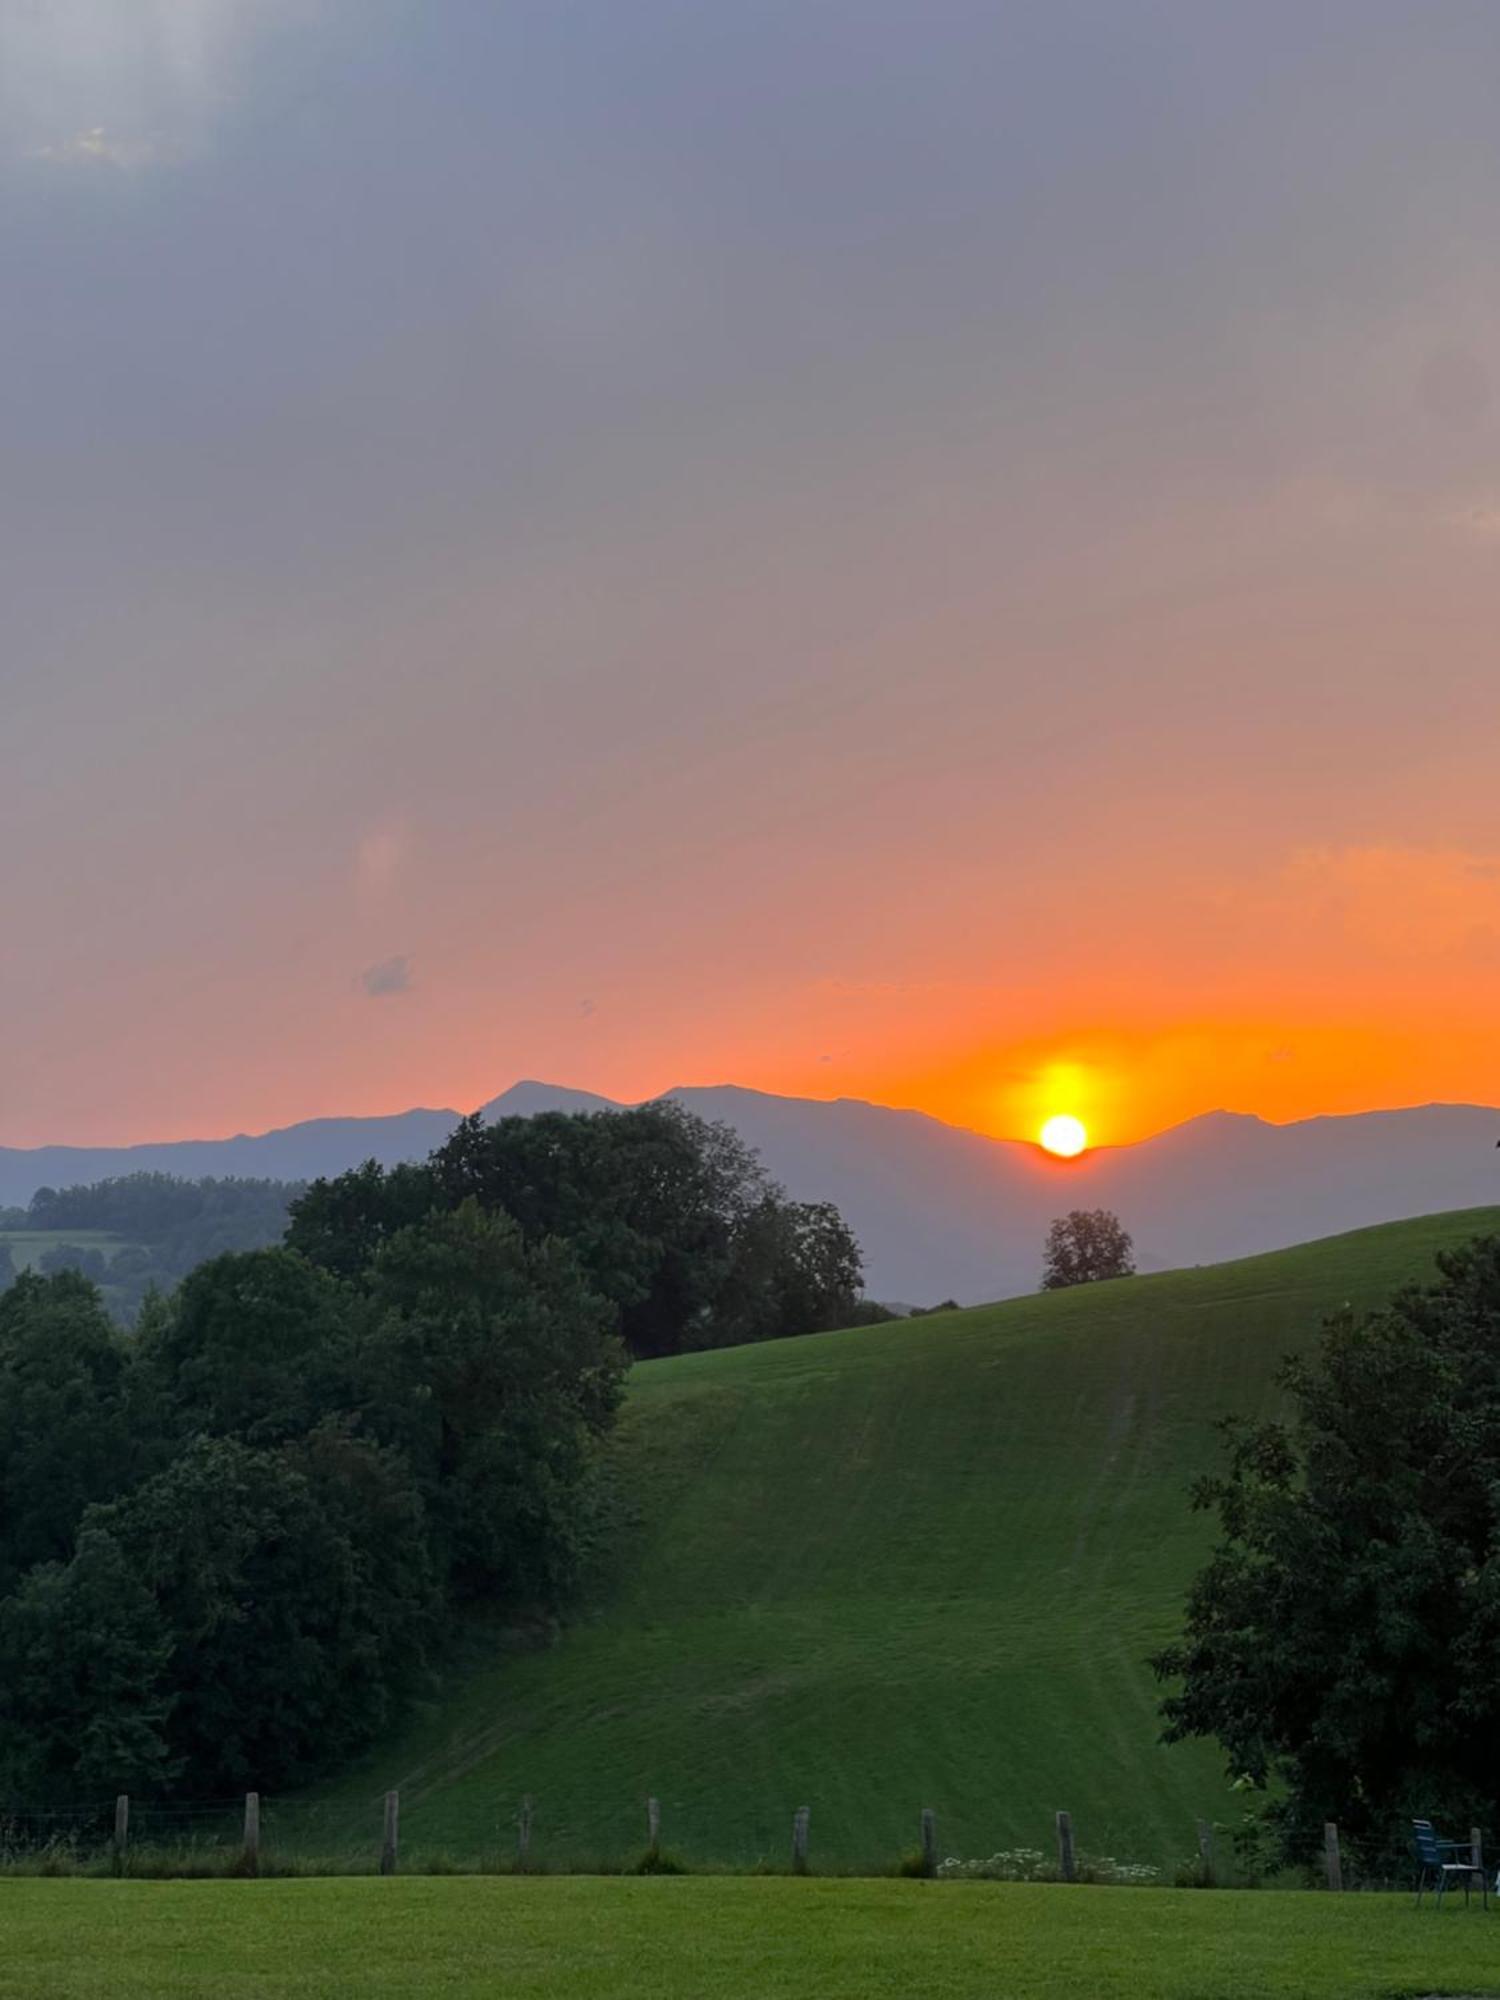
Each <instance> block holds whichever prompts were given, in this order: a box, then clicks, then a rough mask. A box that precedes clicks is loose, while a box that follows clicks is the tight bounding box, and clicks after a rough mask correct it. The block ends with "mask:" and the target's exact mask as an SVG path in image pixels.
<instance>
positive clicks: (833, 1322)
mask: <svg viewBox="0 0 1500 2000" xmlns="http://www.w3.org/2000/svg"><path fill="white" fill-rule="evenodd" d="M860 1277H861V1269H860V1255H859V1245H858V1243H856V1241H855V1240H854V1235H853V1232H852V1231H851V1230H850V1228H849V1225H848V1223H846V1222H845V1220H844V1218H843V1217H842V1216H841V1215H840V1214H839V1212H838V1210H837V1209H836V1208H835V1207H834V1206H833V1204H832V1203H831V1202H797V1201H788V1200H786V1198H785V1197H784V1196H783V1195H782V1194H781V1193H780V1191H779V1190H768V1191H767V1193H766V1194H765V1195H764V1196H763V1197H762V1198H761V1199H760V1200H759V1201H758V1202H757V1203H756V1204H755V1205H754V1207H752V1208H751V1209H750V1210H749V1211H748V1212H747V1214H746V1215H745V1216H744V1217H743V1219H742V1221H741V1223H740V1225H739V1227H738V1228H737V1229H736V1231H735V1232H734V1237H733V1255H732V1259H731V1263H730V1266H729V1269H728V1270H727V1272H726V1273H725V1277H724V1282H723V1285H722V1287H721V1289H720V1295H719V1300H718V1303H717V1306H716V1309H715V1312H714V1316H713V1321H712V1326H711V1329H710V1335H711V1340H712V1344H713V1345H714V1346H716V1347H728V1346H733V1345H736V1344H738V1343H740V1342H743V1341H752V1340H779V1339H784V1338H785V1337H787V1336H788V1335H791V1334H799V1333H822V1332H826V1331H827V1330H828V1329H829V1328H831V1327H839V1326H853V1325H854V1324H855V1323H856V1322H857V1321H858V1322H859V1323H860V1324H864V1325H868V1324H871V1323H872V1321H871V1319H870V1318H869V1317H864V1318H861V1312H860V1308H861V1305H862V1304H868V1303H869V1302H868V1301H862V1300H861V1297H860Z"/></svg>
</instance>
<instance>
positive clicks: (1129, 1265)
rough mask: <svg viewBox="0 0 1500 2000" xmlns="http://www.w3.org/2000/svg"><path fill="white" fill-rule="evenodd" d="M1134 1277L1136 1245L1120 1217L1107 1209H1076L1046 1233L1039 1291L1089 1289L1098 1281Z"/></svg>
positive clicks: (1060, 1218) (1056, 1222) (1061, 1218)
mask: <svg viewBox="0 0 1500 2000" xmlns="http://www.w3.org/2000/svg"><path fill="white" fill-rule="evenodd" d="M1134 1274H1135V1245H1134V1244H1133V1243H1132V1242H1131V1240H1130V1236H1129V1234H1128V1232H1127V1231H1126V1229H1125V1227H1124V1225H1123V1224H1122V1223H1121V1221H1120V1218H1119V1216H1117V1215H1115V1214H1114V1213H1113V1212H1112V1211H1111V1210H1110V1209H1107V1208H1075V1209H1073V1210H1071V1211H1070V1212H1069V1213H1068V1214H1067V1215H1060V1216H1059V1217H1058V1218H1057V1220H1056V1221H1055V1222H1054V1223H1053V1225H1052V1227H1051V1228H1050V1229H1049V1230H1048V1231H1047V1242H1046V1246H1045V1248H1044V1251H1043V1264H1042V1290H1043V1291H1044V1292H1060V1291H1062V1290H1064V1289H1065V1288H1066V1287H1067V1286H1069V1285H1091V1284H1093V1283H1095V1282H1096V1281H1097V1280H1098V1279H1100V1278H1129V1277H1133V1276H1134Z"/></svg>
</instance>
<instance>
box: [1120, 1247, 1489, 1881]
mask: <svg viewBox="0 0 1500 2000" xmlns="http://www.w3.org/2000/svg"><path fill="white" fill-rule="evenodd" d="M1438 1269H1439V1272H1440V1278H1439V1281H1438V1283H1437V1284H1435V1285H1433V1286H1432V1287H1431V1288H1430V1289H1428V1290H1425V1291H1423V1290H1417V1289H1415V1288H1413V1289H1410V1290H1408V1291H1405V1292H1402V1293H1399V1294H1398V1295H1397V1297H1396V1298H1395V1299H1394V1300H1393V1301H1392V1302H1391V1304H1390V1305H1389V1306H1386V1307H1385V1308H1383V1309H1382V1310H1380V1311H1378V1312H1373V1313H1369V1314H1367V1315H1365V1316H1364V1317H1363V1318H1356V1317H1355V1316H1354V1315H1353V1314H1352V1313H1351V1312H1349V1311H1348V1310H1347V1309H1346V1310H1345V1311H1344V1312H1342V1313H1341V1314H1339V1315H1338V1316H1337V1317H1335V1318H1334V1319H1332V1320H1331V1321H1330V1322H1329V1323H1328V1325H1327V1328H1326V1330H1325V1334H1324V1341H1323V1347H1322V1351H1321V1353H1319V1354H1316V1355H1314V1356H1312V1357H1309V1358H1307V1359H1294V1360H1289V1361H1286V1362H1284V1363H1283V1364H1282V1377H1281V1379H1282V1386H1283V1387H1284V1388H1285V1389H1287V1390H1288V1391H1290V1394H1291V1397H1292V1403H1293V1415H1292V1419H1291V1421H1290V1423H1289V1424H1280V1423H1264V1424H1254V1423H1249V1422H1244V1421H1231V1422H1229V1423H1227V1424H1226V1425H1225V1426H1224V1430H1225V1432H1226V1434H1227V1438H1228V1442H1229V1446H1230V1455H1229V1467H1228V1470H1227V1472H1225V1473H1224V1474H1223V1475H1222V1476H1221V1477H1218V1478H1210V1479H1203V1480H1201V1481H1200V1482H1199V1483H1198V1485H1197V1487H1196V1488H1195V1489H1194V1496H1193V1497H1194V1504H1195V1505H1196V1506H1198V1507H1200V1508H1203V1509H1206V1510H1209V1511H1213V1512H1216V1513H1217V1514H1218V1516H1219V1523H1220V1528H1221V1532H1222V1540H1221V1541H1220V1544H1219V1547H1218V1548H1217V1550H1216V1551H1215V1552H1214V1555H1213V1557H1212V1558H1211V1560H1210V1561H1209V1563H1208V1566H1207V1567H1206V1568H1205V1569H1203V1570H1202V1571H1201V1572H1200V1573H1199V1576H1198V1579H1197V1581H1196V1582H1195V1583H1194V1585H1193V1587H1192V1591H1191V1593H1190V1595H1189V1598H1188V1608H1187V1621H1186V1628H1185V1630H1184V1633H1183V1636H1182V1638H1181V1639H1180V1640H1179V1642H1178V1643H1177V1644H1176V1645H1174V1646H1169V1647H1167V1648H1166V1650H1165V1651H1164V1652H1161V1653H1159V1654H1158V1655H1157V1656H1156V1659H1155V1660H1154V1662H1153V1665H1154V1666H1155V1668H1156V1671H1157V1673H1158V1674H1159V1675H1160V1676H1161V1677H1162V1679H1164V1680H1167V1681H1170V1682H1173V1683H1175V1684H1176V1685H1175V1689H1174V1691H1173V1692H1172V1693H1170V1694H1169V1695H1168V1697H1167V1699H1166V1700H1165V1701H1164V1702H1163V1704H1162V1714H1163V1716H1164V1718H1165V1721H1166V1725H1167V1728H1166V1738H1167V1741H1168V1742H1175V1741H1177V1740H1178V1739H1180V1738H1183V1737H1190V1736H1212V1737H1217V1738H1218V1740H1219V1742H1220V1744H1221V1745H1222V1746H1223V1749H1224V1752H1225V1757H1226V1760H1227V1762H1228V1766H1229V1769H1230V1770H1231V1771H1232V1772H1234V1773H1236V1774H1237V1775H1238V1776H1239V1777H1241V1778H1242V1779H1246V1780H1248V1781H1249V1782H1250V1783H1251V1784H1253V1785H1254V1786H1256V1787H1257V1788H1261V1787H1266V1788H1268V1789H1269V1790H1270V1791H1271V1793H1272V1797H1271V1798H1270V1800H1269V1802H1268V1803H1267V1804H1266V1806H1265V1807H1264V1808H1263V1810H1262V1812H1261V1815H1260V1817H1261V1821H1262V1825H1263V1826H1264V1828H1265V1830H1266V1832H1267V1833H1268V1834H1269V1835H1270V1836H1271V1837H1272V1839H1273V1842H1274V1847H1275V1850H1276V1856H1277V1858H1278V1859H1282V1860H1286V1861H1290V1862H1301V1861H1307V1860H1308V1859H1310V1858H1311V1857H1312V1856H1313V1855H1314V1854H1315V1853H1316V1852H1317V1850H1318V1848H1319V1846H1320V1844H1321V1841H1322V1828H1323V1823H1324V1821H1325V1820H1336V1821H1337V1822H1338V1823H1339V1825H1340V1827H1341V1829H1344V1830H1347V1832H1348V1833H1349V1834H1350V1835H1352V1836H1353V1838H1354V1839H1355V1841H1356V1842H1357V1843H1358V1844H1359V1846H1360V1848H1361V1849H1362V1851H1363V1852H1364V1854H1365V1855H1366V1856H1367V1858H1369V1859H1370V1860H1372V1861H1373V1862H1374V1863H1375V1864H1376V1865H1377V1866H1386V1867H1399V1866H1401V1865H1403V1851H1404V1848H1405V1844H1406V1838H1407V1835H1408V1833H1409V1830H1410V1829H1409V1824H1408V1822H1409V1820H1410V1819H1411V1817H1412V1816H1413V1815H1415V1814H1418V1813H1420V1814H1422V1815H1424V1816H1426V1817H1429V1818H1433V1819H1440V1820H1443V1821H1446V1822H1448V1823H1451V1824H1452V1825H1454V1826H1465V1827H1466V1826H1471V1825H1480V1826H1490V1827H1494V1826H1496V1825H1497V1823H1500V1394H1497V1385H1500V1238H1497V1237H1488V1238H1483V1239H1481V1240H1479V1241H1477V1242H1474V1243H1470V1244H1468V1245H1466V1246H1464V1247H1462V1248H1460V1249H1457V1250H1452V1251H1448V1252H1446V1253H1444V1254H1443V1255H1441V1256H1440V1257H1439V1258H1438Z"/></svg>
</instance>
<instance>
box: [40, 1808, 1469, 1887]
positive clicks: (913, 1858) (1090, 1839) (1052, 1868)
mask: <svg viewBox="0 0 1500 2000" xmlns="http://www.w3.org/2000/svg"><path fill="white" fill-rule="evenodd" d="M1044 1829H1045V1830H1044ZM1247 1830H1248V1822H1247V1821H1246V1820H1239V1821H1236V1822H1232V1823H1227V1822H1224V1821H1216V1820H1211V1819H1199V1820H1196V1821H1194V1822H1193V1823H1192V1825H1191V1826H1190V1827H1185V1828H1184V1830H1183V1840H1182V1843H1181V1850H1182V1851H1181V1854H1180V1856H1179V1857H1178V1858H1177V1859H1175V1860H1166V1861H1161V1860H1158V1861H1151V1862H1148V1861H1143V1860H1141V1859H1140V1858H1139V1846H1140V1829H1139V1827H1138V1826H1135V1825H1131V1826H1128V1827H1127V1826H1119V1825H1114V1824H1112V1823H1111V1821H1110V1819H1109V1818H1107V1817H1101V1818H1100V1819H1098V1820H1096V1821H1091V1820H1090V1819H1089V1818H1088V1816H1087V1815H1084V1816H1083V1817H1082V1818H1080V1819H1079V1820H1077V1821H1075V1819H1074V1817H1073V1815H1071V1814H1070V1813H1068V1812H1058V1813H1055V1814H1050V1815H1038V1818H1037V1832H1036V1834H1035V1835H1034V1836H1033V1837H1032V1839H1031V1840H1030V1841H1029V1842H1021V1843H1012V1844H1010V1845H1006V1846H996V1845H994V1844H993V1843H992V1842H990V1841H987V1840H985V1839H983V1838H981V1837H978V1834H977V1830H976V1829H973V1828H970V1829H967V1830H966V1829H964V1828H963V1827H962V1825H961V1824H957V1823H954V1824H950V1823H947V1822H945V1819H944V1815H943V1814H942V1813H941V1812H940V1811H935V1810H933V1809H931V1808H923V1809H920V1810H918V1811H914V1812H913V1813H912V1814H911V1815H910V1836H911V1837H910V1840H909V1842H906V1843H904V1844H903V1843H902V1842H901V1841H899V1840H889V1841H885V1842H877V1841H874V1840H870V1839H860V1838H859V1837H858V1835H857V1834H856V1832H855V1830H854V1829H853V1828H851V1827H849V1826H844V1825H841V1824H840V1823H839V1815H838V1811H837V1808H836V1807H834V1808H832V1809H830V1810H829V1811H828V1812H826V1813H822V1812H820V1809H819V1808H818V1807H817V1806H816V1805H814V1806H813V1807H808V1806H801V1807H793V1808H789V1809H787V1810H786V1811H785V1812H784V1813H781V1814H774V1813H771V1812H769V1811H767V1810H764V1809H762V1810H761V1811H759V1812H753V1813H749V1814H747V1815H746V1816H745V1818H744V1819H743V1820H742V1821H740V1822H739V1823H738V1824H737V1825H734V1826H732V1828H731V1831H730V1832H729V1833H727V1834H726V1830H725V1823H724V1818H723V1815H722V1814H721V1813H714V1814H712V1815H710V1813H709V1812H708V1810H707V1808H706V1807H704V1806H703V1805H702V1804H701V1803H700V1804H697V1805H694V1804H693V1803H691V1802H688V1801H673V1800H670V1799H668V1800H659V1799H656V1798H650V1799H645V1800H637V1801H633V1802H622V1803H621V1805H620V1807H619V1809H618V1811H614V1810H611V1811H609V1812H608V1813H606V1814H605V1815H603V1816H602V1817H601V1816H600V1815H598V1814H590V1815H588V1816H587V1821H586V1823H585V1822H584V1820H583V1818H582V1817H581V1816H579V1815H576V1814H575V1815H573V1816H571V1817H569V1816H567V1815H564V1814H562V1813H559V1814H555V1815H554V1814H551V1813H549V1812H548V1811H547V1810H546V1809H545V1803H544V1802H542V1801H538V1800H536V1799H533V1798H531V1797H527V1796H524V1795H523V1796H522V1797H521V1798H519V1799H514V1800H509V1801H506V1800H501V1799H495V1798H491V1799H489V1800H487V1801H484V1802H483V1803H479V1802H476V1801H473V1800H472V1799H471V1800H470V1801H469V1802H467V1804H466V1806H464V1807H462V1808H460V1809H459V1810H455V1801H454V1799H453V1798H452V1797H451V1795H450V1796H442V1795H431V1796H424V1795H423V1794H422V1793H421V1792H420V1791H414V1792H413V1793H411V1794H410V1795H409V1796H408V1797H406V1798H404V1799H403V1797H402V1795H401V1794H400V1793H399V1792H398V1791H390V1792H386V1793H384V1794H380V1795H376V1796H374V1797H365V1798H358V1797H343V1798H329V1799H278V1798H263V1797H261V1796H260V1795H259V1794H258V1793H249V1794H246V1795H244V1796H242V1797H235V1798H225V1799H206V1800H173V1801H165V1802H164V1801H157V1800H147V1799H135V1798H129V1797H125V1796H123V1795H122V1796H120V1797H117V1798H113V1799H98V1800H93V1801H89V1802H86V1803H82V1804H74V1805H70V1806H67V1807H62V1808H53V1807H45V1808H44V1807H34V1806H28V1805H11V1806H5V1807H0V1872H4V1873H14V1874H44V1875H45V1874H57V1875H64V1874H82V1875H94V1874H98V1875H104V1874H116V1875H140V1876H152V1875H157V1876H192V1875H205V1876H223V1875H273V1874H287V1875H292V1874H307V1875H332V1874H367V1873H376V1872H379V1873H387V1874H389V1873H395V1872H398V1871H399V1872H406V1873H418V1874H421V1873H427V1874H478V1873H486V1874H510V1873H577V1874H621V1873H627V1872H639V1873H677V1872H704V1873H789V1874H795V1873H816V1874H843V1875H862V1876H871V1875H893V1874H905V1875H913V1876H925V1877H929V1878H935V1879H937V1880H946V1881H1008V1882H1077V1883H1089V1884H1100V1885H1112V1886H1119V1887H1168V1888H1253V1887H1259V1886H1279V1887H1318V1888H1326V1889H1328V1890H1331V1891H1336V1892H1343V1893H1348V1892H1355V1891H1362V1890H1387V1891H1388V1890H1397V1889H1400V1890H1413V1889H1415V1888H1416V1886H1417V1879H1418V1869H1417V1864H1416V1862H1415V1860H1414V1859H1413V1860H1411V1861H1407V1860H1405V1859H1404V1857H1403V1852H1402V1847H1403V1842H1402V1840H1401V1837H1400V1836H1399V1834H1398V1835H1397V1836H1395V1837H1393V1839H1391V1840H1389V1841H1386V1842H1383V1843H1375V1842H1360V1841H1354V1840H1350V1839H1349V1838H1348V1837H1347V1836H1345V1835H1342V1834H1341V1833H1340V1831H1339V1829H1338V1828H1337V1827H1335V1826H1333V1825H1331V1824H1330V1825H1329V1826H1327V1827H1325V1829H1324V1839H1323V1848H1322V1852H1321V1853H1320V1854H1318V1855H1317V1856H1316V1857H1310V1858H1309V1859H1308V1861H1307V1862H1306V1864H1305V1865H1304V1866H1303V1867H1302V1868H1301V1869H1300V1870H1298V1869H1294V1870H1288V1869H1285V1868H1275V1867H1271V1866H1269V1865H1268V1864H1267V1863H1266V1862H1265V1861H1264V1859H1263V1858H1262V1857H1261V1856H1260V1855H1259V1853H1258V1852H1257V1850H1256V1844H1255V1842H1254V1841H1253V1840H1252V1839H1250V1838H1248V1837H1247ZM1463 1837H1464V1839H1465V1840H1466V1841H1467V1842H1468V1843H1469V1849H1468V1852H1469V1854H1470V1855H1471V1857H1472V1870H1471V1872H1470V1874H1469V1875H1468V1876H1466V1877H1465V1878H1464V1879H1463V1880H1462V1881H1459V1880H1458V1879H1457V1878H1454V1880H1453V1881H1452V1882H1451V1883H1450V1885H1449V1893H1450V1894H1452V1893H1454V1892H1455V1891H1462V1892H1463V1893H1465V1894H1474V1893H1479V1894H1483V1893H1485V1892H1486V1889H1487V1884H1488V1880H1489V1877H1490V1875H1492V1874H1493V1869H1494V1862H1493V1860H1491V1861H1489V1862H1487V1861H1486V1859H1485V1856H1486V1848H1485V1841H1484V1835H1483V1832H1482V1830H1481V1829H1479V1828H1470V1829H1466V1830H1465V1832H1464V1836H1463Z"/></svg>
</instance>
